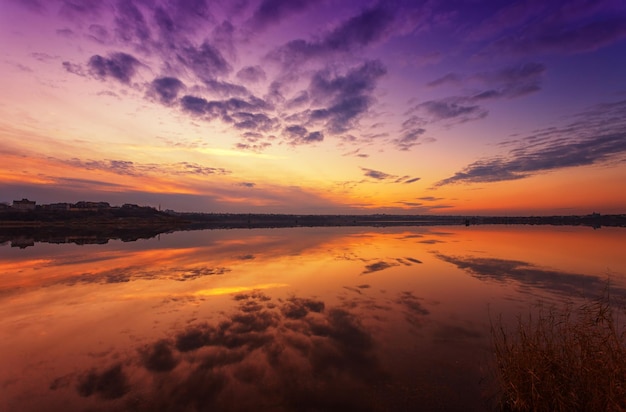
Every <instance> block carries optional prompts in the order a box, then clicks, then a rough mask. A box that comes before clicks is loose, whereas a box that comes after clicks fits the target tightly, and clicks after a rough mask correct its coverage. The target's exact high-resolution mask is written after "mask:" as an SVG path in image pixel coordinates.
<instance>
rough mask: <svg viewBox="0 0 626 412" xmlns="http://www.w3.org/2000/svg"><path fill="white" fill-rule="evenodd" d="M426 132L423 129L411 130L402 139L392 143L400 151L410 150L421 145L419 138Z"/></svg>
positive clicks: (403, 134)
mask: <svg viewBox="0 0 626 412" xmlns="http://www.w3.org/2000/svg"><path fill="white" fill-rule="evenodd" d="M425 132H426V129H423V128H415V129H409V130H406V131H404V132H403V133H402V135H401V136H400V137H398V138H396V139H392V140H391V143H393V145H394V146H396V148H397V149H398V150H403V151H406V150H410V149H411V148H412V147H413V146H417V145H419V144H420V141H419V138H420V136H422V135H423V134H424V133H425Z"/></svg>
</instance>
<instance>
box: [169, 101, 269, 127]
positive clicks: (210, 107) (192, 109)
mask: <svg viewBox="0 0 626 412" xmlns="http://www.w3.org/2000/svg"><path fill="white" fill-rule="evenodd" d="M180 103H181V106H182V108H183V110H184V111H187V112H189V113H191V114H194V115H198V116H205V117H206V120H213V119H215V118H221V119H222V120H224V121H226V122H228V123H234V122H235V121H236V119H235V118H234V117H237V113H244V112H253V111H264V110H271V109H272V106H271V105H269V104H268V103H267V102H265V101H264V100H262V99H259V98H257V97H254V96H249V97H248V98H247V99H241V98H236V97H233V98H230V99H226V100H211V101H208V100H206V99H205V98H203V97H197V96H191V95H186V96H183V97H182V98H181V100H180ZM242 116H245V115H242Z"/></svg>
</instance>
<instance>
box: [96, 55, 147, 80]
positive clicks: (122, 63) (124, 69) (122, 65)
mask: <svg viewBox="0 0 626 412" xmlns="http://www.w3.org/2000/svg"><path fill="white" fill-rule="evenodd" d="M140 64H141V63H139V60H137V59H136V58H134V57H133V56H131V55H130V54H126V53H111V54H110V55H109V57H102V56H100V55H98V54H96V55H93V56H91V58H90V59H89V62H88V63H87V65H88V66H89V70H90V73H91V74H92V75H94V76H96V77H98V78H100V79H106V78H108V77H113V78H114V79H117V80H119V81H120V82H122V83H129V82H130V80H131V78H132V77H133V76H134V74H135V71H136V69H137V66H139V65H140Z"/></svg>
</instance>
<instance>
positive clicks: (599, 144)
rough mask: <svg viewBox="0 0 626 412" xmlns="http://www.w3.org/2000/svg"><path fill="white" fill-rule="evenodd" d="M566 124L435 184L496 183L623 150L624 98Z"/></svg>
mask: <svg viewBox="0 0 626 412" xmlns="http://www.w3.org/2000/svg"><path fill="white" fill-rule="evenodd" d="M577 117H578V118H579V119H580V120H577V121H576V122H574V123H571V124H569V125H567V126H565V127H560V128H548V129H544V130H540V131H538V132H537V133H536V134H534V135H530V136H527V137H526V138H524V139H522V140H520V141H517V142H512V143H509V144H511V145H513V148H512V149H510V150H509V152H508V153H507V154H504V155H497V156H494V157H491V158H485V159H481V160H477V161H475V162H473V163H471V164H469V165H468V166H467V167H465V168H464V169H463V170H461V171H459V172H457V173H455V174H454V175H453V176H451V177H449V178H446V179H443V180H441V181H439V182H437V183H436V185H435V186H444V185H448V184H453V183H480V182H499V181H506V180H516V179H523V178H526V177H529V176H533V175H535V174H538V173H544V172H548V171H551V170H556V169H562V168H567V167H575V166H587V165H592V164H597V163H603V162H606V161H609V160H610V159H614V158H619V157H620V156H624V154H625V153H626V132H625V131H624V130H625V129H624V127H626V121H625V120H624V119H626V101H620V102H616V103H613V104H604V105H599V106H597V107H595V108H593V109H592V110H590V111H588V112H586V113H583V114H581V115H579V116H577Z"/></svg>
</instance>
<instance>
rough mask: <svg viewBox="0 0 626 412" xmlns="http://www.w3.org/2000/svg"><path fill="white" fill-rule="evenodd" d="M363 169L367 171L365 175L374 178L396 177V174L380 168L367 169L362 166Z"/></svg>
mask: <svg viewBox="0 0 626 412" xmlns="http://www.w3.org/2000/svg"><path fill="white" fill-rule="evenodd" d="M361 170H363V172H365V173H364V174H365V176H367V177H371V178H373V179H376V180H385V179H389V178H395V176H392V175H389V174H387V173H384V172H381V171H378V170H373V169H366V168H364V167H362V168H361Z"/></svg>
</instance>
